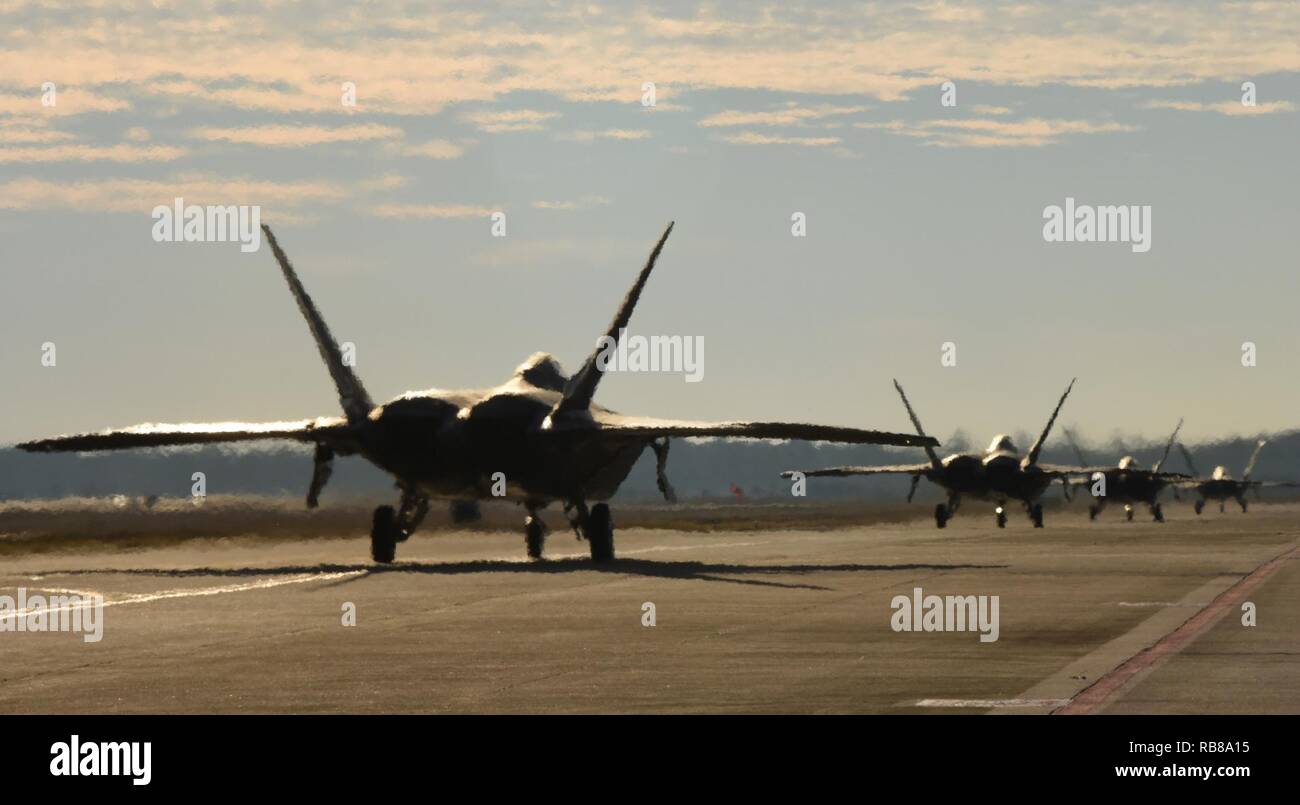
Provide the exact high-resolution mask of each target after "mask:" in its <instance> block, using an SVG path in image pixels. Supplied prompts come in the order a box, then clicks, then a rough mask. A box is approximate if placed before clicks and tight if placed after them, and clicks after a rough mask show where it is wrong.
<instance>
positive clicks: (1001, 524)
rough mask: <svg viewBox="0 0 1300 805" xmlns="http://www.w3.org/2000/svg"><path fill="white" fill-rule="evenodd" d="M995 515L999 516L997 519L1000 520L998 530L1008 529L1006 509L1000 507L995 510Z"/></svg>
mask: <svg viewBox="0 0 1300 805" xmlns="http://www.w3.org/2000/svg"><path fill="white" fill-rule="evenodd" d="M993 513H994V514H996V515H997V518H998V528H1006V527H1007V510H1006V509H1005V508H1003V507H1002V506H998V507H997V508H996V509H994V510H993Z"/></svg>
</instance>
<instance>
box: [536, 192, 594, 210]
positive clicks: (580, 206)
mask: <svg viewBox="0 0 1300 805" xmlns="http://www.w3.org/2000/svg"><path fill="white" fill-rule="evenodd" d="M610 203H612V199H608V198H606V197H604V196H592V195H588V196H583V197H581V198H579V199H577V200H575V201H534V202H533V204H532V206H533V208H534V209H538V210H557V211H563V212H572V211H574V210H586V209H590V208H592V207H603V206H605V205H606V204H610Z"/></svg>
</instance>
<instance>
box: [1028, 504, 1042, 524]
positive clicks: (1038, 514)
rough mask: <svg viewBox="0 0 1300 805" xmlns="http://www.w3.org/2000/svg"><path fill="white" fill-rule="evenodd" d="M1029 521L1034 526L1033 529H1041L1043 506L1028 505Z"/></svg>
mask: <svg viewBox="0 0 1300 805" xmlns="http://www.w3.org/2000/svg"><path fill="white" fill-rule="evenodd" d="M1029 520H1030V522H1032V523H1033V524H1034V528H1042V527H1043V504H1041V503H1031V504H1029Z"/></svg>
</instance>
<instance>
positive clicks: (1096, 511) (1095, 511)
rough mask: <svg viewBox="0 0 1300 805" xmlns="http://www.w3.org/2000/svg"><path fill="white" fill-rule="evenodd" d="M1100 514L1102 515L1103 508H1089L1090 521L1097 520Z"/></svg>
mask: <svg viewBox="0 0 1300 805" xmlns="http://www.w3.org/2000/svg"><path fill="white" fill-rule="evenodd" d="M1098 514H1101V507H1100V506H1089V507H1088V519H1089V520H1096V519H1097V515H1098Z"/></svg>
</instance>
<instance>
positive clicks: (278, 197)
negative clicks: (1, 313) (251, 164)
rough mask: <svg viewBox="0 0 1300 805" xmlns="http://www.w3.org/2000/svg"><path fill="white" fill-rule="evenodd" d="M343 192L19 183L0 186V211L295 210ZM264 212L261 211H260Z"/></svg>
mask: <svg viewBox="0 0 1300 805" xmlns="http://www.w3.org/2000/svg"><path fill="white" fill-rule="evenodd" d="M347 195H348V192H347V188H345V187H343V186H341V185H338V184H334V183H331V182H280V181H276V182H269V181H262V180H256V179H228V178H224V177H219V176H213V175H209V174H184V175H177V176H173V177H171V178H169V179H166V180H155V179H99V180H93V181H73V182H55V181H48V180H45V179H35V178H30V177H29V178H19V179H12V180H10V181H7V182H0V209H9V210H74V211H77V212H141V213H146V214H147V213H148V212H149V211H150V210H152V209H153V208H154V207H156V206H158V205H159V204H171V203H172V201H173V199H175V198H177V197H181V198H184V199H185V201H186V203H188V204H260V205H263V206H270V207H280V206H288V207H296V206H298V205H300V204H303V203H305V202H316V201H340V200H342V199H344V198H346V197H347ZM264 212H265V211H264Z"/></svg>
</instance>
